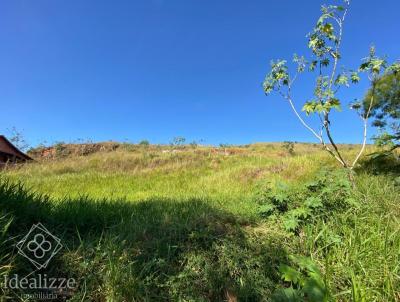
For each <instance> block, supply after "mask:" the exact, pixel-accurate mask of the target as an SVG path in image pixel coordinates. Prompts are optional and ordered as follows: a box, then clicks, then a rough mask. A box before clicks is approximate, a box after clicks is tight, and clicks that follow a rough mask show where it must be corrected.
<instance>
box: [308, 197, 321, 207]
mask: <svg viewBox="0 0 400 302" xmlns="http://www.w3.org/2000/svg"><path fill="white" fill-rule="evenodd" d="M304 204H305V205H306V206H307V207H309V208H313V209H315V208H320V207H322V200H321V198H319V197H315V196H311V197H308V198H307V199H306V200H305V201H304Z"/></svg>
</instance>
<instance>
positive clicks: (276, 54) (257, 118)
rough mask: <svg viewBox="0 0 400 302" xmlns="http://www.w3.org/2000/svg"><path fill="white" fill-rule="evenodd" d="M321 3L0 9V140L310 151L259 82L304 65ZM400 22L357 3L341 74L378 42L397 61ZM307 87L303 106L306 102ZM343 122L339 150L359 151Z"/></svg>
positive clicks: (338, 124) (305, 137)
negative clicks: (273, 67)
mask: <svg viewBox="0 0 400 302" xmlns="http://www.w3.org/2000/svg"><path fill="white" fill-rule="evenodd" d="M322 3H323V2H322V1H317V0H312V1H272V0H251V1H249V0H246V1H245V0H242V1H238V0H230V1H227V0H218V1H216V0H201V1H199V0H143V1H134V0H129V1H128V0H126V1H124V0H116V1H103V0H85V1H82V0H35V1H32V0H23V1H22V0H2V1H1V2H0V105H1V117H0V133H4V132H5V129H6V128H10V127H12V126H15V127H17V128H18V129H20V130H22V131H23V133H24V134H25V136H26V137H27V139H28V141H29V142H30V143H31V144H33V145H34V144H37V143H39V142H41V141H47V142H53V141H71V140H74V139H77V138H91V139H93V140H95V141H102V140H109V139H112V140H121V141H122V140H124V139H129V140H131V141H138V140H140V139H148V140H150V141H151V142H154V143H168V142H169V141H171V139H172V138H173V137H174V136H184V137H186V138H187V139H188V140H200V139H204V141H205V143H208V144H219V143H232V144H238V143H251V142H260V141H283V140H293V141H294V140H296V141H314V139H313V138H312V137H311V136H310V135H309V133H308V132H307V131H306V130H305V129H304V128H302V126H301V125H300V124H299V122H298V121H297V120H295V119H294V118H293V114H292V112H291V111H290V110H289V107H288V106H287V104H286V103H284V102H283V101H282V100H281V99H280V98H279V97H278V96H271V97H268V98H267V97H265V96H264V94H263V91H262V88H261V83H262V81H263V78H264V76H265V73H266V72H267V70H268V67H269V61H270V60H271V59H274V58H291V57H292V54H293V53H294V52H297V53H298V54H308V52H307V48H306V47H305V45H306V39H305V35H306V33H307V32H309V31H310V29H311V28H312V26H313V25H314V24H315V21H316V18H317V17H318V15H319V8H320V4H322ZM330 3H332V2H330ZM399 11H400V2H399V1H398V0H381V1H372V0H367V1H365V0H364V1H361V0H354V1H353V3H352V6H351V11H350V13H349V15H348V19H347V23H346V25H345V34H344V41H343V43H344V47H343V56H344V60H343V63H344V64H346V65H347V66H349V67H355V66H356V64H359V62H360V59H361V58H363V57H365V56H366V54H367V53H368V48H369V46H370V44H371V43H374V44H375V45H376V48H377V52H378V53H379V54H387V55H388V58H389V60H391V61H393V60H395V59H398V58H399V57H400V55H399V54H400V53H399V47H400V44H399V32H400V18H399ZM300 84H301V85H299V86H298V87H297V88H296V94H295V95H296V97H297V102H298V106H300V104H301V102H302V101H304V100H306V99H308V98H309V97H310V92H309V86H308V85H307V84H304V83H302V82H300ZM366 87H367V86H366V85H365V84H361V85H360V86H359V87H358V88H356V90H353V94H351V95H347V97H349V98H354V97H360V96H362V95H363V93H364V92H365V89H366ZM335 117H337V118H338V119H336V121H335V123H334V134H335V135H336V136H337V137H338V140H339V141H341V142H359V141H360V136H361V131H362V129H361V123H360V122H359V121H356V122H354V120H353V115H352V114H344V115H342V116H340V115H336V116H335Z"/></svg>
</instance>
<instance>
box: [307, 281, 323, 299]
mask: <svg viewBox="0 0 400 302" xmlns="http://www.w3.org/2000/svg"><path fill="white" fill-rule="evenodd" d="M303 292H304V293H305V295H306V297H307V301H310V302H323V301H327V299H326V298H327V290H326V288H325V286H324V284H323V282H322V281H320V280H316V279H314V278H309V279H307V280H306V281H305V283H304V287H303Z"/></svg>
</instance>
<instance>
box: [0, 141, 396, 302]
mask: <svg viewBox="0 0 400 302" xmlns="http://www.w3.org/2000/svg"><path fill="white" fill-rule="evenodd" d="M345 148H346V152H347V153H348V154H351V153H354V152H355V149H354V148H353V147H351V146H347V147H345ZM227 151H228V153H229V155H227V154H224V152H222V151H217V152H216V151H215V150H213V149H211V148H206V147H198V148H196V149H190V148H182V149H179V151H178V152H175V153H173V152H163V151H162V147H157V148H156V147H153V146H150V147H146V148H143V147H137V148H130V149H127V150H120V149H118V150H116V151H112V152H97V153H94V154H90V155H87V156H70V157H65V158H59V159H53V160H41V161H38V162H36V163H33V164H28V165H24V166H21V167H13V168H9V169H7V170H6V171H3V172H2V179H1V181H0V202H1V203H2V207H1V213H0V214H1V215H0V232H2V233H1V234H3V237H2V238H4V239H3V240H4V243H3V244H2V245H0V260H1V264H0V275H1V274H3V275H4V274H11V273H20V274H23V273H26V272H29V271H30V270H31V269H32V268H31V266H30V265H29V263H27V261H24V259H21V257H18V256H16V255H15V251H14V250H13V248H12V244H11V243H15V242H17V241H18V240H19V239H20V238H22V236H23V235H25V233H26V232H27V231H28V230H29V228H30V227H31V225H32V224H33V223H36V222H42V223H43V224H44V225H45V226H46V227H47V228H48V229H49V230H50V231H52V232H53V233H55V234H56V235H57V236H59V237H61V239H62V243H63V244H64V248H63V250H62V251H61V252H60V253H59V254H58V255H57V256H56V257H55V259H53V260H52V262H51V264H50V266H49V268H48V271H47V273H48V274H49V275H51V274H52V275H56V276H68V277H74V278H76V280H78V284H79V287H78V289H77V290H76V291H75V292H74V293H73V295H72V296H71V297H70V300H71V301H227V300H228V301H235V299H237V300H238V301H269V299H270V298H271V296H272V293H273V292H274V291H275V290H276V289H277V288H280V287H282V286H289V285H290V284H288V283H285V282H283V281H282V280H281V278H280V273H279V271H278V266H279V265H280V264H282V263H288V262H289V257H288V256H289V255H292V254H300V255H306V256H309V257H311V258H312V259H313V261H314V262H315V263H317V264H318V265H319V267H320V268H321V270H322V271H323V273H324V276H325V279H326V284H327V286H328V288H329V290H330V291H331V292H332V294H333V296H334V297H335V298H334V299H335V300H338V301H397V300H398V299H400V296H399V291H400V278H399V274H400V268H399V263H400V258H399V257H400V234H399V232H400V223H399V222H400V221H399V219H400V203H399V201H400V200H399V187H396V186H395V183H394V181H393V179H394V177H393V175H391V174H388V173H378V172H376V171H375V173H368V172H367V171H366V170H360V171H359V173H358V175H357V178H356V182H357V187H356V189H355V190H354V192H353V193H352V194H353V195H354V198H355V199H356V200H357V201H358V202H359V205H360V206H358V207H351V208H348V209H346V210H345V211H340V212H333V213H332V217H329V218H328V219H316V220H315V221H314V222H313V223H312V224H306V225H305V226H304V227H302V228H301V230H300V232H298V233H297V234H293V233H290V232H287V231H285V230H284V228H283V227H282V226H281V225H280V224H279V223H271V221H270V220H268V219H264V218H263V217H262V216H260V215H259V212H258V207H259V204H258V203H257V198H256V196H257V192H258V191H259V190H260V188H261V187H263V186H264V185H265V184H266V183H270V184H271V185H272V186H274V185H275V184H277V183H278V182H282V181H284V182H286V183H288V184H289V185H292V186H297V185H300V184H302V183H304V182H305V181H308V180H310V179H313V177H314V175H315V173H316V172H317V171H318V170H319V169H320V168H321V167H322V166H327V167H335V163H334V162H333V161H332V160H331V159H330V158H329V157H328V155H326V154H325V153H324V152H323V151H321V150H320V149H319V147H317V146H313V145H303V144H296V145H295V150H294V151H295V155H294V156H290V155H289V154H287V152H286V151H285V150H284V149H283V148H282V147H281V146H280V145H279V144H269V145H262V144H258V145H251V146H248V147H241V148H233V147H232V148H228V149H227ZM375 174H377V175H375ZM18 182H20V183H21V184H23V186H20V185H15V184H16V183H18ZM2 230H3V231H2ZM5 240H7V241H5ZM7 295H8V296H12V297H13V298H12V299H14V300H16V301H18V300H17V296H16V294H14V293H12V292H10V291H7V290H4V289H3V297H6V296H7ZM363 299H364V300H363ZM396 299H397V300H396Z"/></svg>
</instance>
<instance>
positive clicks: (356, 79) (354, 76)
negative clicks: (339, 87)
mask: <svg viewBox="0 0 400 302" xmlns="http://www.w3.org/2000/svg"><path fill="white" fill-rule="evenodd" d="M350 78H351V82H352V83H354V84H356V83H358V82H360V76H359V75H358V73H357V72H356V71H354V72H352V73H351V76H350Z"/></svg>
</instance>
